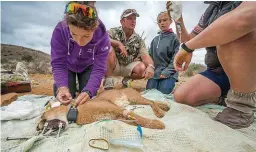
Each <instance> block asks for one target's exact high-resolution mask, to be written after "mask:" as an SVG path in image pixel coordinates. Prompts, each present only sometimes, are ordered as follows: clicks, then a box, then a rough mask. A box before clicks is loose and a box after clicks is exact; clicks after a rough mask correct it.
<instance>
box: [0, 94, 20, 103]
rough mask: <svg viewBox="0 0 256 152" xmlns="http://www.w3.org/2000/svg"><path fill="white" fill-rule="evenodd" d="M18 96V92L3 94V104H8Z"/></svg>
mask: <svg viewBox="0 0 256 152" xmlns="http://www.w3.org/2000/svg"><path fill="white" fill-rule="evenodd" d="M17 98H18V94H17V93H8V94H5V95H1V106H7V105H9V104H10V103H12V102H13V101H15V100H16V99H17Z"/></svg>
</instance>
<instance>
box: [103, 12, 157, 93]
mask: <svg viewBox="0 0 256 152" xmlns="http://www.w3.org/2000/svg"><path fill="white" fill-rule="evenodd" d="M136 17H139V14H138V13H137V11H136V10H135V9H126V10H124V12H123V13H122V15H121V18H120V23H121V25H122V26H120V27H115V28H111V29H110V30H109V31H108V33H109V36H110V39H111V40H110V42H111V49H110V52H109V55H108V65H107V73H106V79H105V81H104V88H105V89H112V88H113V87H114V81H113V79H112V76H123V77H124V78H123V80H122V84H123V86H124V87H129V86H130V84H131V81H132V80H135V79H142V78H144V79H149V78H151V77H153V75H154V63H153V60H152V59H151V57H150V56H149V54H148V50H147V48H146V46H145V42H144V40H143V39H142V38H141V37H140V36H139V35H138V34H137V33H136V32H135V31H134V29H135V25H136Z"/></svg>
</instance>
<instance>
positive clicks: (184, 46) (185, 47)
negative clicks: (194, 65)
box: [181, 43, 194, 53]
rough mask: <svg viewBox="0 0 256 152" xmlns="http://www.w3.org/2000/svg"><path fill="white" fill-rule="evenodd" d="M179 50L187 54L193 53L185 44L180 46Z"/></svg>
mask: <svg viewBox="0 0 256 152" xmlns="http://www.w3.org/2000/svg"><path fill="white" fill-rule="evenodd" d="M181 48H182V49H183V50H185V51H186V52H188V53H192V52H193V51H194V50H191V49H190V48H188V47H187V46H186V44H185V43H182V44H181Z"/></svg>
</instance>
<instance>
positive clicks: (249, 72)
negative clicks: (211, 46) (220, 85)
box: [215, 31, 256, 128]
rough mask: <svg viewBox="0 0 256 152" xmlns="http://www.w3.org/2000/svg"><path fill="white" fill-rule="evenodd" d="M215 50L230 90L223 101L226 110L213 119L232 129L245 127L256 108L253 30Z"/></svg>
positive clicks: (251, 120)
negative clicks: (224, 101)
mask: <svg viewBox="0 0 256 152" xmlns="http://www.w3.org/2000/svg"><path fill="white" fill-rule="evenodd" d="M217 49H218V57H219V59H220V62H221V65H222V66H223V68H224V70H225V72H226V74H227V76H228V78H229V80H230V86H231V90H230V91H229V93H228V96H227V100H226V103H227V106H228V108H226V109H224V110H223V112H221V113H219V114H218V115H217V116H216V118H215V120H217V121H220V122H221V123H223V124H226V125H228V126H230V127H232V128H242V127H248V126H249V125H250V124H251V123H252V122H253V111H252V110H253V108H255V105H256V60H255V57H256V31H254V32H252V33H249V34H247V35H245V36H243V37H241V38H239V39H237V40H235V41H233V42H231V43H228V44H225V45H222V46H219V47H218V48H217Z"/></svg>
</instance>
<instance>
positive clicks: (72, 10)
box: [66, 3, 97, 18]
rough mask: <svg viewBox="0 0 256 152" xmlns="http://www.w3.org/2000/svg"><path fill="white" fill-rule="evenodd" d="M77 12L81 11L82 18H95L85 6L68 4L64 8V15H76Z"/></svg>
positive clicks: (93, 13)
mask: <svg viewBox="0 0 256 152" xmlns="http://www.w3.org/2000/svg"><path fill="white" fill-rule="evenodd" d="M78 10H82V12H83V14H84V16H87V17H89V18H96V17H97V16H96V14H95V11H94V10H93V9H92V8H91V7H89V6H86V5H80V4H77V3H70V4H68V5H67V7H66V13H76V12H77V11H78Z"/></svg>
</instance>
